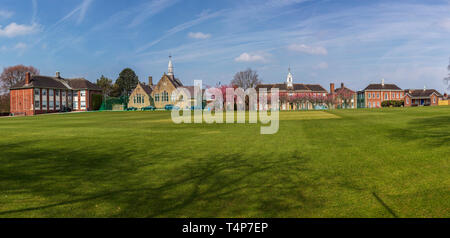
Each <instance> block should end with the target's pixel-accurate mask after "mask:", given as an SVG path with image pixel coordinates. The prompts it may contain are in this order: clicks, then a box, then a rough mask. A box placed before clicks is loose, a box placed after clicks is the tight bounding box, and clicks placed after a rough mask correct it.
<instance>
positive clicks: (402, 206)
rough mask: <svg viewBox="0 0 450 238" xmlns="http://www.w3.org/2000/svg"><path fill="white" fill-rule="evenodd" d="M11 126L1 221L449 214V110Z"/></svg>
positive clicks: (6, 125)
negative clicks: (270, 128) (268, 129)
mask: <svg viewBox="0 0 450 238" xmlns="http://www.w3.org/2000/svg"><path fill="white" fill-rule="evenodd" d="M280 120H281V121H280V129H279V132H278V133H277V134H275V135H261V134H260V133H259V131H260V126H261V125H255V124H180V125H176V124H173V123H172V122H171V120H170V114H169V113H167V112H94V113H72V114H65V115H62V114H60V115H42V116H35V117H17V118H0V132H1V137H0V147H1V152H0V217H450V163H449V162H450V159H449V158H450V156H449V155H450V107H426V108H388V109H372V110H370V109H359V110H335V111H330V112H322V111H312V112H282V113H281V114H280Z"/></svg>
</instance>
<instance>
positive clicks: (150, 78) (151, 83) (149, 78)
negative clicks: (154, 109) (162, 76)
mask: <svg viewBox="0 0 450 238" xmlns="http://www.w3.org/2000/svg"><path fill="white" fill-rule="evenodd" d="M148 85H150V86H153V77H152V76H149V77H148Z"/></svg>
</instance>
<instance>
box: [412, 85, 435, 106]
mask: <svg viewBox="0 0 450 238" xmlns="http://www.w3.org/2000/svg"><path fill="white" fill-rule="evenodd" d="M439 98H442V95H441V94H440V93H439V92H438V91H436V90H434V89H425V88H424V89H407V90H405V107H411V106H437V105H439Z"/></svg>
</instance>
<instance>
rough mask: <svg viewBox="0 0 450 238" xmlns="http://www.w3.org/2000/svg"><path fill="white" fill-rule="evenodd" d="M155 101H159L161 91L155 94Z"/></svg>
mask: <svg viewBox="0 0 450 238" xmlns="http://www.w3.org/2000/svg"><path fill="white" fill-rule="evenodd" d="M155 102H159V93H157V94H155Z"/></svg>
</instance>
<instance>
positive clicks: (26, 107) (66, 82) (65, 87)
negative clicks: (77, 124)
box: [10, 72, 102, 116]
mask: <svg viewBox="0 0 450 238" xmlns="http://www.w3.org/2000/svg"><path fill="white" fill-rule="evenodd" d="M94 94H102V90H101V88H99V87H98V86H97V85H96V84H93V83H91V82H89V81H88V80H86V79H84V78H76V79H65V78H61V76H60V74H59V72H57V73H56V76H55V77H49V76H41V75H33V76H31V75H30V73H27V74H26V77H25V80H24V81H22V82H19V83H18V84H16V85H14V86H13V87H12V88H11V89H10V111H11V114H12V115H23V116H28V115H36V114H43V113H52V112H59V111H62V110H67V109H70V110H72V111H89V110H91V108H92V96H93V95H94Z"/></svg>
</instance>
